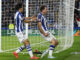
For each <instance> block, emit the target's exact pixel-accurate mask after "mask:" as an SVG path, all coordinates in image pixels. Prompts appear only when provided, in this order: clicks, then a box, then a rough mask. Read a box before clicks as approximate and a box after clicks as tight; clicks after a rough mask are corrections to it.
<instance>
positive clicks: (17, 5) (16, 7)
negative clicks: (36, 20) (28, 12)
mask: <svg viewBox="0 0 80 60" xmlns="http://www.w3.org/2000/svg"><path fill="white" fill-rule="evenodd" d="M22 6H23V4H22V3H21V2H19V3H17V4H16V5H15V9H16V10H19V9H20V8H22Z"/></svg>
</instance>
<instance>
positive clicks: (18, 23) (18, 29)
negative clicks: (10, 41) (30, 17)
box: [14, 11, 23, 32]
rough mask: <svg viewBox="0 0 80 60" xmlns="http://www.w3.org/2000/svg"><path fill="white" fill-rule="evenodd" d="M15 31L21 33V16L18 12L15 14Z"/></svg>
mask: <svg viewBox="0 0 80 60" xmlns="http://www.w3.org/2000/svg"><path fill="white" fill-rule="evenodd" d="M14 19H15V31H16V32H23V15H22V13H20V12H19V11H17V12H16V13H15V16H14Z"/></svg>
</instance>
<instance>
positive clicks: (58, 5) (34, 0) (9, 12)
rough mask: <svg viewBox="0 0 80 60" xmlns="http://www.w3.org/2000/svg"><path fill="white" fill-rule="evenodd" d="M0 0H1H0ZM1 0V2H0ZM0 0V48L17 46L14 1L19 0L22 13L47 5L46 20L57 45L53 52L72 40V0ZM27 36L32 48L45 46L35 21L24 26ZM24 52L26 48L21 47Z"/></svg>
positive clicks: (9, 50) (34, 10)
mask: <svg viewBox="0 0 80 60" xmlns="http://www.w3.org/2000/svg"><path fill="white" fill-rule="evenodd" d="M0 1H1V0H0ZM1 2H2V3H1ZM1 2H0V4H1V5H2V6H1V10H0V12H1V13H0V17H1V20H0V24H1V27H0V34H1V35H0V37H1V38H0V51H1V52H6V51H8V52H12V51H13V50H16V49H17V48H18V47H20V46H21V44H20V43H19V41H18V39H17V37H16V36H15V29H14V22H15V21H14V18H13V17H14V13H15V4H16V3H17V2H23V4H24V8H25V11H24V12H25V13H24V16H33V15H37V14H38V13H39V12H40V11H39V8H40V6H41V5H47V7H48V14H47V19H48V20H47V23H48V30H49V31H50V32H51V33H52V34H53V35H54V36H55V37H56V38H57V40H58V41H59V45H58V46H57V48H56V49H55V52H60V51H63V50H65V49H68V48H70V47H71V46H72V44H73V20H74V3H75V0H11V1H9V0H2V1H1ZM26 29H28V30H26V31H27V32H28V33H26V34H28V39H29V41H30V44H31V47H32V50H33V51H35V50H36V49H37V50H39V51H44V50H46V49H47V48H48V47H49V45H50V43H49V42H47V41H45V40H44V39H43V38H42V37H41V36H40V33H39V30H38V27H37V22H32V23H29V24H28V27H27V28H26ZM24 52H26V51H24Z"/></svg>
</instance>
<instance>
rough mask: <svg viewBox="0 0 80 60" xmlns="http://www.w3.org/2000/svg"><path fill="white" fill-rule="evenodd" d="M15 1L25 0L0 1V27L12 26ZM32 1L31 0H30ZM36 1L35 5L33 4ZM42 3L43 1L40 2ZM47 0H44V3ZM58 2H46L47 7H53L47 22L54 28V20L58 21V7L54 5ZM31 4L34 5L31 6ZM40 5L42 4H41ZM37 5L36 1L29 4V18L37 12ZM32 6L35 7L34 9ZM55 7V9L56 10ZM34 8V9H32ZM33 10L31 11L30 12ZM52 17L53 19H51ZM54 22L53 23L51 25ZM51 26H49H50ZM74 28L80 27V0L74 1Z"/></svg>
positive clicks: (56, 0) (23, 0)
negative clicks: (0, 19) (0, 16)
mask: <svg viewBox="0 0 80 60" xmlns="http://www.w3.org/2000/svg"><path fill="white" fill-rule="evenodd" d="M15 1H16V2H25V0H2V27H8V26H9V24H10V23H13V24H14V13H15V6H14V5H15V4H16V3H15ZM30 1H32V0H30ZM35 1H36V3H35ZM40 1H43V0H40ZM45 1H47V0H44V2H45ZM58 1H59V0H54V2H55V3H51V2H53V0H50V1H48V3H51V4H50V5H49V4H48V3H47V2H45V3H47V5H49V7H50V6H53V7H54V8H53V7H52V8H49V9H50V11H49V14H48V17H49V18H48V19H49V20H50V21H48V23H49V24H54V26H56V25H57V24H56V22H55V21H54V20H58V10H59V9H58V7H59V5H58V4H56V2H58ZM32 3H33V4H34V5H32ZM41 3H42V2H41ZM39 5H40V2H38V1H37V0H34V1H32V2H30V3H29V6H30V7H29V16H31V15H32V14H35V13H36V11H37V12H38V9H39ZM34 6H36V7H35V8H34ZM56 7H57V8H56ZM33 8H34V9H33ZM32 10H33V11H32ZM52 10H54V14H53V13H52ZM52 17H53V18H52ZM52 22H54V23H52ZM34 25H35V24H34V23H33V25H32V26H33V27H34ZM50 26H51V25H50ZM74 27H80V0H75V12H74Z"/></svg>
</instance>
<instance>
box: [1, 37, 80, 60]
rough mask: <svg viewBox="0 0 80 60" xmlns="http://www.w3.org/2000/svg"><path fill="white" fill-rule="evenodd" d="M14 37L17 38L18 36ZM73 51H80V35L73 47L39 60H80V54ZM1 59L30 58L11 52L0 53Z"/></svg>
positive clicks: (75, 38)
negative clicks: (51, 57)
mask: <svg viewBox="0 0 80 60" xmlns="http://www.w3.org/2000/svg"><path fill="white" fill-rule="evenodd" d="M11 38H12V37H11ZM14 39H16V37H15V38H14ZM36 39H37V38H36ZM13 42H14V41H13ZM34 42H38V41H33V43H34ZM6 44H7V41H6ZM72 52H80V37H74V44H73V46H72V47H71V48H69V49H67V50H65V51H62V52H60V53H54V54H53V55H54V56H55V57H56V58H55V59H48V58H47V55H46V56H45V57H44V58H43V59H39V60H80V54H71V53H72ZM37 56H38V55H37ZM0 60H30V59H29V55H28V54H21V53H20V54H19V59H16V58H15V57H14V55H13V54H11V53H0Z"/></svg>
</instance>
